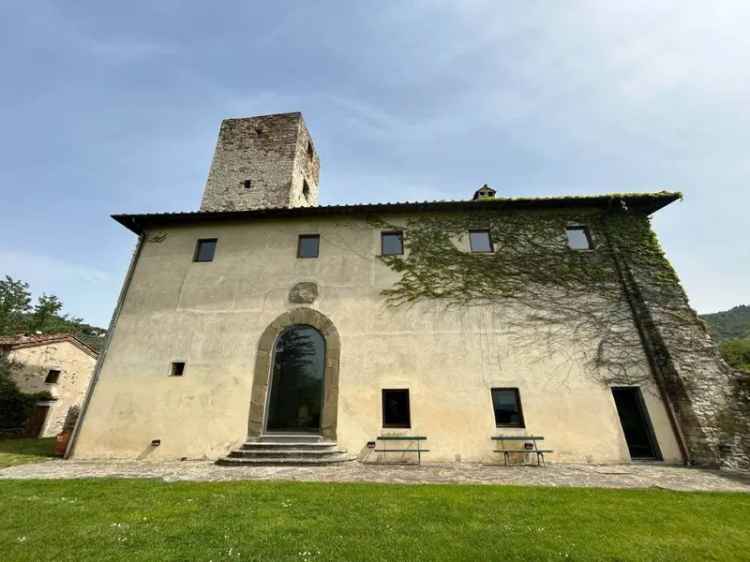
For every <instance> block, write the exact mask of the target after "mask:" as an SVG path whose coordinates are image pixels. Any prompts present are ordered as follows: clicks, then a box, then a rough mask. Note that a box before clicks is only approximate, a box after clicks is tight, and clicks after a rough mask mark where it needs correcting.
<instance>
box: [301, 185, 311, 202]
mask: <svg viewBox="0 0 750 562" xmlns="http://www.w3.org/2000/svg"><path fill="white" fill-rule="evenodd" d="M302 195H304V196H305V199H309V198H310V184H309V183H307V180H302Z"/></svg>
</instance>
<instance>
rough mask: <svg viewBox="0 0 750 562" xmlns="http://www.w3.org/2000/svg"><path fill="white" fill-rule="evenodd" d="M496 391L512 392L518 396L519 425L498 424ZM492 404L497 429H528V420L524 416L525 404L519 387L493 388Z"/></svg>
mask: <svg viewBox="0 0 750 562" xmlns="http://www.w3.org/2000/svg"><path fill="white" fill-rule="evenodd" d="M495 391H511V392H514V393H515V395H516V405H517V406H518V416H519V417H520V418H521V420H520V421H519V422H518V423H498V422H497V416H496V415H495V399H494V393H495ZM490 404H491V405H492V417H493V419H494V421H495V427H516V428H520V429H524V428H526V418H525V416H524V415H523V404H522V403H521V390H520V389H519V388H518V387H517V386H503V387H492V388H490Z"/></svg>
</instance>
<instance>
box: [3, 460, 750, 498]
mask: <svg viewBox="0 0 750 562" xmlns="http://www.w3.org/2000/svg"><path fill="white" fill-rule="evenodd" d="M33 478H41V479H61V478H158V479H162V480H164V481H167V482H175V481H181V480H187V481H210V482H214V481H230V480H296V481H314V482H383V483H400V484H449V483H450V484H510V485H517V486H585V487H601V488H664V489H670V490H704V491H734V492H750V475H747V474H737V473H730V472H723V471H721V472H720V471H717V470H702V469H697V468H684V467H677V466H664V465H658V464H629V465H606V466H598V465H578V464H548V465H547V466H546V467H542V468H539V467H533V466H512V467H506V466H498V465H480V464H468V463H462V464H451V465H430V464H428V465H422V466H402V465H373V464H361V463H359V462H348V463H343V464H339V465H333V466H311V467H283V466H267V467H222V466H217V465H215V464H213V463H212V462H210V461H184V462H163V463H153V462H143V461H140V462H139V461H106V462H104V461H62V460H51V461H47V462H43V463H37V464H26V465H20V466H14V467H10V468H5V469H1V470H0V479H33Z"/></svg>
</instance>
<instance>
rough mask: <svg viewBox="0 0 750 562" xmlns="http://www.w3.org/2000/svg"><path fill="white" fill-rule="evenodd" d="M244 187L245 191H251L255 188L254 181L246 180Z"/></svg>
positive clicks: (243, 183)
mask: <svg viewBox="0 0 750 562" xmlns="http://www.w3.org/2000/svg"><path fill="white" fill-rule="evenodd" d="M242 186H243V187H244V188H245V190H250V189H252V188H253V180H249V179H248V180H245V181H243V182H242Z"/></svg>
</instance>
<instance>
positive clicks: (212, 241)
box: [193, 238, 217, 261]
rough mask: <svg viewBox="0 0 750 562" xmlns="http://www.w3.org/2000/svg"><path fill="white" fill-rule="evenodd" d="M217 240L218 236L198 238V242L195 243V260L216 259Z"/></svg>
mask: <svg viewBox="0 0 750 562" xmlns="http://www.w3.org/2000/svg"><path fill="white" fill-rule="evenodd" d="M216 242H217V239H216V238H204V239H201V240H198V243H197V244H196V245H195V256H193V261H214V254H215V253H216Z"/></svg>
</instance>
